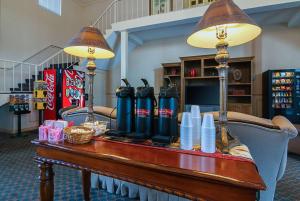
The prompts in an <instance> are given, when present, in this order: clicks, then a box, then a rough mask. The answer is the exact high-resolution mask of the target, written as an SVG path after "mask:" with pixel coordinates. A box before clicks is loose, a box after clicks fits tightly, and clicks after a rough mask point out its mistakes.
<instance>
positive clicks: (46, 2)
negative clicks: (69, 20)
mask: <svg viewBox="0 0 300 201" xmlns="http://www.w3.org/2000/svg"><path fill="white" fill-rule="evenodd" d="M39 5H40V6H41V7H43V8H45V9H47V10H49V11H51V12H53V13H55V14H57V15H59V16H61V0H39Z"/></svg>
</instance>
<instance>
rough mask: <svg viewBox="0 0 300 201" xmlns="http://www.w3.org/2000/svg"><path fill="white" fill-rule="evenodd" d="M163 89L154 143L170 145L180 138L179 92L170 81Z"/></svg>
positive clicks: (159, 102)
mask: <svg viewBox="0 0 300 201" xmlns="http://www.w3.org/2000/svg"><path fill="white" fill-rule="evenodd" d="M168 80H169V85H168V86H167V87H161V88H160V93H159V101H158V119H157V131H156V134H155V136H154V137H153V138H152V140H153V142H157V143H166V144H169V143H171V142H174V141H176V140H177V138H178V99H179V95H178V91H177V87H176V85H174V84H173V83H172V82H171V80H170V79H168Z"/></svg>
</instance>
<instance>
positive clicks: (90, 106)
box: [85, 58, 96, 123]
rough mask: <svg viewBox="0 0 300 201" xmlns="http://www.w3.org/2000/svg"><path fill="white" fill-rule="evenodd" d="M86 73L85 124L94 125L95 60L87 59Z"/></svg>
mask: <svg viewBox="0 0 300 201" xmlns="http://www.w3.org/2000/svg"><path fill="white" fill-rule="evenodd" d="M86 68H87V70H88V72H87V75H88V77H89V85H88V87H89V100H88V116H87V117H86V119H85V122H90V123H94V122H95V116H94V103H93V101H94V91H93V88H94V77H95V75H96V73H95V70H96V64H95V59H91V58H89V59H88V63H87V66H86Z"/></svg>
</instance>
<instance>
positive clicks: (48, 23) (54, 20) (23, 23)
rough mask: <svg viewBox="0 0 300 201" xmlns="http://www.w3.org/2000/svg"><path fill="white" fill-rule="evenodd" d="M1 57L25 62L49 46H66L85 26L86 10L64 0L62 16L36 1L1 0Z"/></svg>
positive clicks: (70, 0)
mask: <svg viewBox="0 0 300 201" xmlns="http://www.w3.org/2000/svg"><path fill="white" fill-rule="evenodd" d="M0 8H1V10H0V14H1V16H0V20H1V21H0V25H1V27H0V58H5V59H11V60H17V61H22V60H24V59H26V58H28V57H30V56H31V55H33V54H35V53H36V52H38V51H39V50H41V49H42V48H45V47H47V46H48V45H57V46H61V47H63V46H64V45H65V44H66V42H67V41H68V40H69V39H70V38H71V37H72V36H73V35H74V34H75V33H76V32H78V30H80V28H82V26H83V22H84V20H83V19H82V11H83V8H82V7H81V6H79V5H78V4H76V3H75V2H73V1H72V0H64V1H62V16H58V15H55V14H53V13H51V12H49V11H47V10H45V9H43V8H41V7H40V6H39V5H38V1H37V0H26V1H24V0H22V1H20V0H1V5H0Z"/></svg>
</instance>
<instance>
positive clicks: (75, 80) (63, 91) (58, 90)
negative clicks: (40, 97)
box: [44, 69, 85, 120]
mask: <svg viewBox="0 0 300 201" xmlns="http://www.w3.org/2000/svg"><path fill="white" fill-rule="evenodd" d="M44 81H46V82H47V106H46V109H45V111H44V120H56V119H58V118H59V110H60V109H61V108H66V107H69V106H71V105H77V106H79V107H84V106H85V91H84V85H85V73H84V72H81V71H77V70H65V69H47V70H44Z"/></svg>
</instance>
